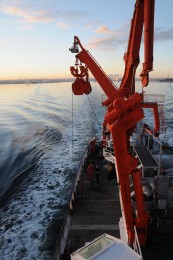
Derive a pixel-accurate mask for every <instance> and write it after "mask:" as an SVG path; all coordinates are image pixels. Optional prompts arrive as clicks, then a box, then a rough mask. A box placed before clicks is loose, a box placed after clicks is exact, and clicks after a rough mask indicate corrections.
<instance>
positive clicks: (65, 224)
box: [53, 146, 89, 260]
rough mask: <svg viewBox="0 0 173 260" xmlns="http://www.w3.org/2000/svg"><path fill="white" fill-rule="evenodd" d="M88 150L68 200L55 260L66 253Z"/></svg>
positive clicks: (81, 162)
mask: <svg viewBox="0 0 173 260" xmlns="http://www.w3.org/2000/svg"><path fill="white" fill-rule="evenodd" d="M88 150H89V146H87V147H86V149H85V152H84V155H83V157H82V159H81V161H80V163H79V166H78V170H77V174H76V178H75V180H74V183H73V185H72V190H71V194H70V196H69V200H68V208H67V210H66V213H65V216H64V222H63V223H62V226H61V229H60V232H59V236H58V239H57V242H56V245H55V251H54V256H53V260H59V259H60V256H61V255H62V254H63V253H64V249H65V245H66V240H67V236H68V231H69V228H70V222H71V212H72V211H73V201H74V199H75V193H76V192H77V185H78V183H79V180H80V176H81V174H82V166H83V165H84V163H85V159H86V158H87V155H88Z"/></svg>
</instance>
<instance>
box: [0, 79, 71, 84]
mask: <svg viewBox="0 0 173 260" xmlns="http://www.w3.org/2000/svg"><path fill="white" fill-rule="evenodd" d="M70 81H73V78H62V79H13V80H0V84H28V85H29V84H38V83H57V82H70Z"/></svg>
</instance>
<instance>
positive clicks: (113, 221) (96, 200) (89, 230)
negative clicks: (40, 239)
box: [62, 154, 121, 259]
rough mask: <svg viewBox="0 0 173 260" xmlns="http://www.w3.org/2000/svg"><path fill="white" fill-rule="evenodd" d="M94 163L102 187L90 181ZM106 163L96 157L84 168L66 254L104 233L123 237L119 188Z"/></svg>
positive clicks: (74, 205) (98, 156) (90, 159)
mask: <svg viewBox="0 0 173 260" xmlns="http://www.w3.org/2000/svg"><path fill="white" fill-rule="evenodd" d="M91 162H93V163H94V164H95V165H96V164H97V165H99V168H100V170H101V171H100V173H99V176H100V178H99V183H97V181H96V176H95V175H94V176H93V179H92V181H91V182H90V183H89V182H88V181H87V166H88V164H89V163H91ZM107 163H108V162H107V161H106V160H105V159H104V158H103V156H100V155H99V154H95V155H89V156H88V158H87V160H86V162H85V165H84V166H83V170H82V175H81V179H80V182H79V184H78V189H77V193H76V194H75V200H74V204H73V211H72V218H71V224H70V230H69V234H68V237H67V243H66V249H65V252H74V251H75V250H77V249H79V248H80V247H82V246H84V245H85V243H86V242H90V241H92V240H94V239H95V238H96V237H98V236H100V235H102V234H103V233H107V234H109V235H112V236H115V237H118V238H119V237H120V234H119V224H118V223H119V218H120V217H121V210H120V202H119V191H118V185H117V182H116V178H115V173H114V175H113V174H112V175H109V176H108V173H107V171H106V170H105V165H106V164H107ZM62 259H68V257H67V258H65V257H64V258H62ZM69 259H70V258H69Z"/></svg>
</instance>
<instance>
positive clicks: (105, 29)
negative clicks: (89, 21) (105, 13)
mask: <svg viewBox="0 0 173 260" xmlns="http://www.w3.org/2000/svg"><path fill="white" fill-rule="evenodd" d="M95 32H96V33H101V34H108V33H109V34H110V33H113V32H112V31H111V30H110V29H109V28H108V27H107V26H100V27H98V28H97V29H96V30H95Z"/></svg>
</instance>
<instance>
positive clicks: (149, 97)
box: [144, 94, 165, 103]
mask: <svg viewBox="0 0 173 260" xmlns="http://www.w3.org/2000/svg"><path fill="white" fill-rule="evenodd" d="M144 102H156V103H164V102H165V95H162V94H144Z"/></svg>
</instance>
